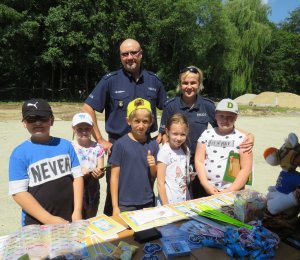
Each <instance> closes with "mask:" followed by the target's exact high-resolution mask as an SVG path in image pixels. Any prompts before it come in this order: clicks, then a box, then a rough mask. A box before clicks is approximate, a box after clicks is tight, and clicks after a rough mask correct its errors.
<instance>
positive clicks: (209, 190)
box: [204, 185, 220, 195]
mask: <svg viewBox="0 0 300 260" xmlns="http://www.w3.org/2000/svg"><path fill="white" fill-rule="evenodd" d="M204 189H205V191H206V193H207V194H208V195H214V194H218V193H220V191H219V190H218V189H217V188H216V187H215V186H213V185H208V186H207V187H204Z"/></svg>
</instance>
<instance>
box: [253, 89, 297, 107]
mask: <svg viewBox="0 0 300 260" xmlns="http://www.w3.org/2000/svg"><path fill="white" fill-rule="evenodd" d="M250 105H252V106H260V107H266V106H270V107H277V106H278V107H287V108H300V96H299V95H296V94H293V93H288V92H280V93H276V92H262V93H260V94H259V95H257V96H255V97H254V98H253V99H252V100H251V101H250Z"/></svg>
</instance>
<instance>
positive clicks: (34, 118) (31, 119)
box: [24, 116, 49, 124]
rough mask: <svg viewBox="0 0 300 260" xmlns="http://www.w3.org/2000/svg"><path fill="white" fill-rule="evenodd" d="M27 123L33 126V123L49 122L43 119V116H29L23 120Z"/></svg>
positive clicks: (46, 118)
mask: <svg viewBox="0 0 300 260" xmlns="http://www.w3.org/2000/svg"><path fill="white" fill-rule="evenodd" d="M24 120H25V121H26V122H27V123H29V124H33V123H35V122H38V121H39V122H42V123H46V122H48V121H49V117H44V116H30V117H27V118H25V119H24Z"/></svg>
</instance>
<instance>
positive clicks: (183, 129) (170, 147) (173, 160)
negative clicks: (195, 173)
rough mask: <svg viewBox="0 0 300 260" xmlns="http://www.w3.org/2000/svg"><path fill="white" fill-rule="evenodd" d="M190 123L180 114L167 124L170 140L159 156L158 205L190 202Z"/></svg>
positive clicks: (171, 118)
mask: <svg viewBox="0 0 300 260" xmlns="http://www.w3.org/2000/svg"><path fill="white" fill-rule="evenodd" d="M188 130H189V127H188V121H187V119H186V117H185V116H184V115H182V114H180V113H176V114H174V115H173V116H171V117H170V118H169V119H168V121H167V124H166V134H167V136H168V138H169V141H168V143H165V144H164V145H163V146H162V148H161V149H160V150H159V152H158V155H157V162H158V163H157V188H158V195H159V198H158V203H157V204H158V205H165V204H173V203H176V202H181V201H185V200H189V199H190V198H191V197H190V193H189V190H188V184H189V182H190V179H191V175H190V172H189V162H190V152H189V150H188V148H187V145H186V138H187V134H188Z"/></svg>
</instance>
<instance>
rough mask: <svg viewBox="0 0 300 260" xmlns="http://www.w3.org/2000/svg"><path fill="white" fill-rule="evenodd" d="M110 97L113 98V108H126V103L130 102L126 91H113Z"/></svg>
mask: <svg viewBox="0 0 300 260" xmlns="http://www.w3.org/2000/svg"><path fill="white" fill-rule="evenodd" d="M111 98H112V100H113V106H114V108H115V109H121V110H126V109H127V105H128V103H129V102H130V100H129V99H130V98H129V94H128V93H127V92H119V93H113V94H112V95H111Z"/></svg>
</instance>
